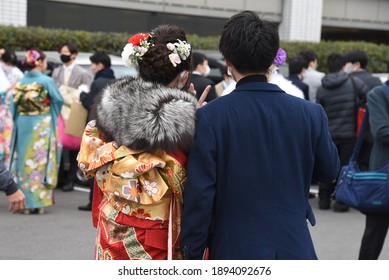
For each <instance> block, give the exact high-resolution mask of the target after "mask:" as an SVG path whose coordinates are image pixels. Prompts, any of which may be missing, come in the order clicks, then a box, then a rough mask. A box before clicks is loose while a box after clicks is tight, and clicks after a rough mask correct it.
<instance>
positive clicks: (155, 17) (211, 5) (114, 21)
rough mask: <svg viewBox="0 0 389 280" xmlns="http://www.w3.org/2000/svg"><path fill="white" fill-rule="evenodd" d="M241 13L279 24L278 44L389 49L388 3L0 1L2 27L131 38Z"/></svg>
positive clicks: (210, 29) (217, 27)
mask: <svg viewBox="0 0 389 280" xmlns="http://www.w3.org/2000/svg"><path fill="white" fill-rule="evenodd" d="M242 10H253V11H255V12H256V13H258V15H260V16H261V17H262V18H264V19H268V20H272V21H275V22H277V23H278V24H279V31H280V37H281V39H282V40H287V41H307V42H318V41H320V40H321V39H326V40H331V39H333V40H339V39H342V40H365V41H371V42H379V43H389V36H388V35H389V31H388V30H389V0H272V1H267V0H62V1H57V0H12V1H10V0H0V24H12V25H15V26H26V25H27V26H42V27H47V28H64V29H77V30H88V31H104V32H129V33H134V32H139V31H141V30H144V31H147V30H150V29H151V28H152V27H154V26H156V25H158V24H163V23H172V24H176V25H179V26H182V27H183V28H184V29H185V31H186V32H187V33H193V34H198V35H201V36H207V35H218V34H220V32H221V30H222V28H223V26H224V24H225V22H226V20H227V19H228V18H229V17H230V16H232V15H233V14H236V13H237V12H239V11H242Z"/></svg>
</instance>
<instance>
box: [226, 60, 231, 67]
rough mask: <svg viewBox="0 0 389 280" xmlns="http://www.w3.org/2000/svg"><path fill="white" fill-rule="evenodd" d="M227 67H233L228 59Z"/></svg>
mask: <svg viewBox="0 0 389 280" xmlns="http://www.w3.org/2000/svg"><path fill="white" fill-rule="evenodd" d="M226 65H227V67H231V66H232V64H231V62H230V61H229V60H228V59H226Z"/></svg>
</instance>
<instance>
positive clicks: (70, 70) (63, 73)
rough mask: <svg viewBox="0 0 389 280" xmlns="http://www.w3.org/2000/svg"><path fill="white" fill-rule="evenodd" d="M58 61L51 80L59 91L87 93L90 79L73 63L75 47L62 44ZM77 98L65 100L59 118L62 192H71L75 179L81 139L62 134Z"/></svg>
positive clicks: (70, 44)
mask: <svg viewBox="0 0 389 280" xmlns="http://www.w3.org/2000/svg"><path fill="white" fill-rule="evenodd" d="M58 52H59V55H60V59H61V61H62V62H63V65H62V66H59V67H57V68H56V69H54V71H53V79H54V81H55V83H56V84H57V86H58V87H59V90H60V91H61V93H62V94H63V96H66V95H68V94H65V93H66V92H67V93H71V94H79V93H80V92H81V91H85V92H89V89H90V86H91V83H92V79H91V77H90V75H89V73H88V72H87V70H85V69H84V68H82V67H81V66H79V65H77V64H76V63H75V59H76V57H77V54H78V49H77V47H76V46H75V45H74V44H72V43H64V44H62V45H61V46H60V47H59V49H58ZM78 98H79V97H78V96H77V98H76V97H74V98H70V99H68V98H65V104H64V109H63V111H64V112H63V114H62V115H61V116H60V120H59V123H60V126H59V129H60V137H61V141H62V145H63V156H62V162H61V166H60V172H59V174H60V175H59V180H60V181H59V183H58V188H62V190H63V191H72V190H73V186H74V183H75V179H76V171H77V160H76V158H77V154H78V150H79V145H80V142H81V139H80V138H78V137H75V136H72V135H68V134H66V133H64V132H63V130H64V123H65V122H66V121H67V119H66V118H67V117H66V116H68V114H65V112H66V111H67V112H70V107H71V101H74V100H77V99H78Z"/></svg>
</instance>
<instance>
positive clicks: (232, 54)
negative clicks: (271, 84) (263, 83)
mask: <svg viewBox="0 0 389 280" xmlns="http://www.w3.org/2000/svg"><path fill="white" fill-rule="evenodd" d="M279 44H280V40H279V36H278V30H277V25H276V24H275V23H273V22H270V21H266V20H262V19H260V18H259V17H258V15H257V14H256V13H254V12H252V11H243V12H241V13H238V14H236V15H234V16H232V17H231V18H230V19H229V20H228V21H227V23H226V24H225V26H224V29H223V31H222V35H221V38H220V43H219V50H220V52H221V53H222V55H223V56H224V58H225V59H227V60H229V61H230V62H231V64H232V65H233V66H234V67H235V68H236V69H237V70H238V71H239V72H240V73H249V72H259V71H260V72H266V71H267V70H268V69H269V67H270V65H271V64H272V63H273V60H274V58H275V56H276V54H277V50H278V48H279Z"/></svg>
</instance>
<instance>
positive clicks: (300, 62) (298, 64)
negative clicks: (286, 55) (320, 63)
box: [288, 55, 307, 75]
mask: <svg viewBox="0 0 389 280" xmlns="http://www.w3.org/2000/svg"><path fill="white" fill-rule="evenodd" d="M288 64H289V75H298V74H300V73H301V71H303V69H304V68H306V65H307V61H306V60H305V58H304V57H303V56H302V55H298V56H296V57H292V58H291V59H289V63H288Z"/></svg>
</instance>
